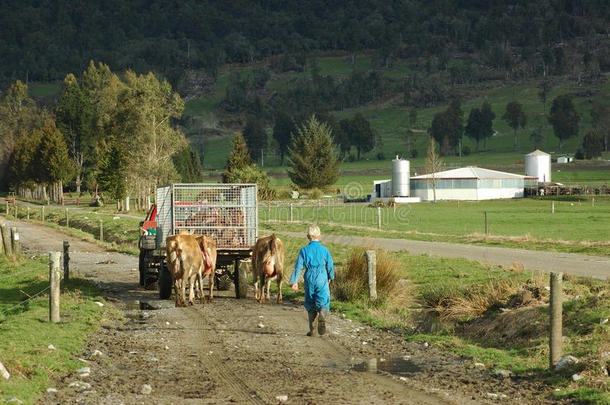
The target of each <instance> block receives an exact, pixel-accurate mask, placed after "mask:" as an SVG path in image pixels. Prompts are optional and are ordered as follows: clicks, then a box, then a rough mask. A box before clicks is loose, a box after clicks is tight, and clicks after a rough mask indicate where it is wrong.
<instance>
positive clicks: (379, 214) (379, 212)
mask: <svg viewBox="0 0 610 405" xmlns="http://www.w3.org/2000/svg"><path fill="white" fill-rule="evenodd" d="M377 229H381V207H377Z"/></svg>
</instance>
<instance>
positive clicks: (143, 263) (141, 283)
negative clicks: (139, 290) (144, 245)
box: [138, 251, 146, 287]
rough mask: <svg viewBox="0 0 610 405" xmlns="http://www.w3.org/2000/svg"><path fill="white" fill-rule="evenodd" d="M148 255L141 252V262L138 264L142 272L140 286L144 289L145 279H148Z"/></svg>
mask: <svg viewBox="0 0 610 405" xmlns="http://www.w3.org/2000/svg"><path fill="white" fill-rule="evenodd" d="M145 256H146V253H144V252H142V251H140V261H139V263H138V270H139V271H140V285H141V286H142V287H144V278H145V277H146V261H145Z"/></svg>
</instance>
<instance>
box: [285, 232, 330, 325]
mask: <svg viewBox="0 0 610 405" xmlns="http://www.w3.org/2000/svg"><path fill="white" fill-rule="evenodd" d="M307 239H309V240H310V242H309V244H308V245H307V246H305V247H303V248H302V249H301V251H300V252H299V257H298V258H297V262H296V264H295V265H294V270H293V271H292V275H291V276H290V281H289V283H290V284H292V289H293V290H294V291H298V289H299V284H298V282H299V276H300V275H301V271H302V270H303V266H304V267H305V274H304V275H303V279H304V281H305V309H306V310H307V314H308V317H309V332H308V333H307V336H315V334H316V331H315V329H314V322H315V321H316V318H318V333H319V334H320V335H324V334H325V333H326V315H327V314H328V311H330V282H331V281H332V280H334V279H335V271H334V269H333V259H332V257H331V256H330V252H329V251H328V249H327V248H325V247H324V246H322V245H321V244H320V228H318V227H317V226H316V225H311V226H310V227H309V228H307Z"/></svg>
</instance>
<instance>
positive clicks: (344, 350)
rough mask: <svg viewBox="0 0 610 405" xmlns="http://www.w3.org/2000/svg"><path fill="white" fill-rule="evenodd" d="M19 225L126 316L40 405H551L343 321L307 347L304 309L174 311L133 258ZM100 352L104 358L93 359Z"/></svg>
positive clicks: (228, 296) (540, 391)
mask: <svg viewBox="0 0 610 405" xmlns="http://www.w3.org/2000/svg"><path fill="white" fill-rule="evenodd" d="M12 224H14V226H17V227H18V228H19V231H20V235H21V241H22V244H23V248H24V251H25V252H26V253H28V254H31V253H33V252H40V253H46V252H48V251H61V250H62V241H63V240H69V241H70V243H71V265H70V266H71V271H72V272H75V273H78V274H79V275H81V276H83V277H86V278H89V279H92V280H94V281H95V282H97V283H98V285H99V286H100V288H101V289H102V294H103V295H104V297H105V298H106V300H107V305H111V306H113V307H115V308H117V309H118V310H120V311H121V314H122V316H121V317H120V318H119V319H117V320H115V321H113V322H111V324H110V326H105V327H104V328H102V329H101V330H100V331H99V332H98V333H97V334H96V335H94V336H91V338H90V340H89V342H88V344H87V348H86V349H85V351H84V352H83V353H81V354H79V355H78V356H76V357H77V358H78V357H80V358H82V359H83V360H85V361H87V363H86V364H85V363H84V362H83V367H90V369H91V370H90V375H88V376H86V377H79V376H78V375H76V374H71V375H65V376H63V377H61V378H60V379H58V380H57V381H55V385H54V387H53V388H56V389H57V391H56V392H48V393H46V394H45V395H44V396H43V398H42V399H41V401H40V403H41V404H77V403H78V404H142V403H145V404H176V403H181V404H183V403H184V404H190V403H193V404H206V403H209V404H218V403H220V404H222V403H244V404H277V403H289V404H329V403H333V404H371V403H390V404H479V403H483V404H492V403H498V402H501V403H520V404H523V403H526V404H542V403H552V401H550V400H549V399H548V398H549V396H548V394H549V391H550V389H549V387H546V386H543V385H541V384H539V383H537V382H535V381H532V380H530V379H526V378H524V379H518V378H516V377H501V376H498V375H496V372H495V370H493V369H491V368H489V367H488V366H486V365H482V364H475V362H474V361H473V360H472V359H469V358H463V357H460V356H456V355H448V354H444V353H441V352H440V351H439V350H438V349H436V348H434V347H433V346H428V345H427V344H424V343H420V342H417V343H415V342H405V341H404V339H402V338H401V336H399V335H398V334H395V333H392V332H390V331H381V330H377V329H373V328H370V327H367V326H363V325H361V324H359V323H357V322H355V321H354V322H352V321H351V320H349V319H345V318H344V317H343V316H341V314H336V313H333V314H331V315H330V321H329V323H328V325H329V330H330V333H328V335H327V336H324V337H314V338H312V337H307V336H305V332H306V331H307V317H306V312H305V310H304V309H303V306H302V303H300V302H289V303H284V304H283V305H277V304H275V303H274V304H264V305H260V304H259V303H258V302H256V301H255V300H254V299H253V298H247V299H241V300H237V299H235V298H233V297H234V293H233V291H226V292H225V291H222V292H218V293H217V295H216V297H215V301H214V302H213V303H207V304H206V305H205V307H204V308H202V306H201V304H197V305H195V306H193V307H189V308H174V306H173V303H172V302H171V301H159V300H158V299H157V297H156V293H155V292H152V291H145V290H143V289H141V288H140V287H139V285H138V284H137V258H136V257H134V256H129V255H124V254H120V253H116V252H106V251H104V250H103V249H102V248H100V247H99V246H97V245H96V244H94V243H91V242H86V241H81V240H78V239H75V238H73V237H71V236H69V235H67V234H65V233H62V232H61V231H58V230H54V229H51V228H46V227H42V226H38V225H33V224H26V223H12ZM288 266H290V264H288ZM285 288H288V287H285ZM250 296H252V290H250ZM273 299H275V297H272V300H273ZM94 350H99V351H100V352H101V353H102V354H101V356H100V357H98V358H91V359H90V358H89V357H88V355H89V353H91V352H92V351H94ZM81 361H82V360H81ZM75 383H76V384H75Z"/></svg>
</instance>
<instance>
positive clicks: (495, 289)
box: [420, 263, 545, 321]
mask: <svg viewBox="0 0 610 405" xmlns="http://www.w3.org/2000/svg"><path fill="white" fill-rule="evenodd" d="M519 265H520V263H514V264H513V271H515V272H519V271H522V265H521V266H519ZM542 286H543V283H542V278H541V276H537V277H534V278H531V279H528V280H527V281H526V282H525V283H524V282H523V280H521V279H520V278H507V279H500V280H498V279H492V280H489V281H487V282H485V283H482V284H471V285H462V286H458V287H457V288H456V286H454V285H448V284H439V285H429V286H428V287H427V288H424V289H423V290H421V291H420V298H421V304H422V306H423V308H425V309H427V310H429V311H432V312H434V313H435V314H436V316H438V318H439V319H441V320H444V321H460V320H461V321H463V320H466V319H475V318H478V317H481V316H483V315H484V314H485V313H486V312H489V311H494V310H498V309H500V308H517V307H520V306H527V305H531V304H532V303H534V302H538V300H539V299H540V298H541V296H542V294H543V293H542V291H545V290H544V289H543V288H542Z"/></svg>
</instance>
